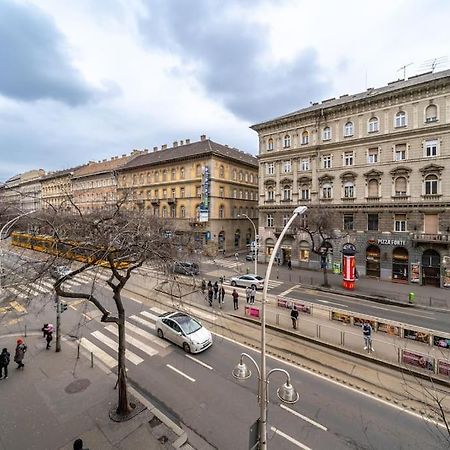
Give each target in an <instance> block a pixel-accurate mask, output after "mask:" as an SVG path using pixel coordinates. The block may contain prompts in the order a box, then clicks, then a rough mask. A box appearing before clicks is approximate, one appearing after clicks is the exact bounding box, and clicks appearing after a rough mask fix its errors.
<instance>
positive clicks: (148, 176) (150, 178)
mask: <svg viewBox="0 0 450 450" xmlns="http://www.w3.org/2000/svg"><path fill="white" fill-rule="evenodd" d="M151 182H152V177H151V176H150V172H147V184H150V183H151Z"/></svg>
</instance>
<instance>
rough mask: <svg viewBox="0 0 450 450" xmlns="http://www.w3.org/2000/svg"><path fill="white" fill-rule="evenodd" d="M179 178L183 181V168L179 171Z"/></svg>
mask: <svg viewBox="0 0 450 450" xmlns="http://www.w3.org/2000/svg"><path fill="white" fill-rule="evenodd" d="M180 178H181V179H182V180H184V167H182V168H181V169H180Z"/></svg>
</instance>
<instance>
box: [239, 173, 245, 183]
mask: <svg viewBox="0 0 450 450" xmlns="http://www.w3.org/2000/svg"><path fill="white" fill-rule="evenodd" d="M243 179H244V174H243V173H242V172H239V181H243Z"/></svg>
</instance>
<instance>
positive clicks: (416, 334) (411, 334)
mask: <svg viewBox="0 0 450 450" xmlns="http://www.w3.org/2000/svg"><path fill="white" fill-rule="evenodd" d="M404 337H405V339H411V341H417V342H423V343H424V344H429V343H430V335H429V334H427V333H423V332H422V331H415V330H407V329H406V328H405V335H404Z"/></svg>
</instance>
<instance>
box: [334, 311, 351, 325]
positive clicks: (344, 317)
mask: <svg viewBox="0 0 450 450" xmlns="http://www.w3.org/2000/svg"><path fill="white" fill-rule="evenodd" d="M331 320H338V321H339V322H342V323H347V324H349V323H350V316H349V315H348V314H342V313H338V312H336V311H333V312H332V313H331Z"/></svg>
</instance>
